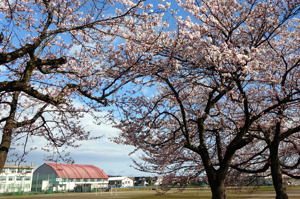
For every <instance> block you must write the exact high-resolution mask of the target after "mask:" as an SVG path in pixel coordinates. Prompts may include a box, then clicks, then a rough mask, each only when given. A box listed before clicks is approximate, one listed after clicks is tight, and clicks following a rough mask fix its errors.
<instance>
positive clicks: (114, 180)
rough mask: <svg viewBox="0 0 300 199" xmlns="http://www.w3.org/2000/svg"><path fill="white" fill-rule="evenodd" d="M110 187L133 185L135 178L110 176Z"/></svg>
mask: <svg viewBox="0 0 300 199" xmlns="http://www.w3.org/2000/svg"><path fill="white" fill-rule="evenodd" d="M108 185H109V187H133V185H134V184H133V180H132V179H131V178H128V177H125V176H122V177H110V178H108Z"/></svg>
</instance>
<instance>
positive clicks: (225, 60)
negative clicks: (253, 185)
mask: <svg viewBox="0 0 300 199" xmlns="http://www.w3.org/2000/svg"><path fill="white" fill-rule="evenodd" d="M177 2H178V6H179V7H180V8H182V9H184V10H185V15H184V16H178V15H176V12H175V11H172V13H173V14H174V15H175V17H176V19H177V30H176V31H174V32H172V31H169V32H168V31H166V32H159V33H157V32H148V37H151V38H156V39H155V42H156V43H155V45H154V46H153V45H151V46H150V44H152V43H151V42H148V41H147V39H145V38H140V37H138V38H136V40H135V41H133V42H130V44H128V45H131V46H136V48H138V46H140V45H141V44H142V46H143V48H144V49H148V51H147V53H145V51H143V52H141V53H140V54H139V55H142V59H141V61H140V63H139V64H140V65H139V67H136V68H135V71H136V73H138V74H139V78H138V79H136V81H134V82H132V85H131V87H130V90H128V91H127V92H122V95H120V96H118V100H117V103H116V104H117V105H118V108H119V109H118V113H120V117H121V118H122V119H120V118H119V117H117V118H118V119H117V121H116V122H117V125H116V126H117V127H118V128H119V129H121V130H122V133H121V135H120V137H118V138H116V140H115V141H116V142H119V143H123V144H128V145H132V146H135V147H136V149H137V151H139V150H141V151H143V156H142V159H143V160H144V161H145V162H142V163H139V162H136V166H137V167H138V168H139V169H140V170H143V171H152V172H156V173H169V174H170V173H172V174H173V176H191V177H193V176H199V175H200V174H201V173H203V172H204V173H205V175H206V176H207V179H208V183H209V185H210V187H211V192H212V198H214V199H217V198H218V199H220V198H226V189H225V180H226V176H227V175H228V174H229V170H230V167H231V166H232V165H233V163H235V164H238V161H243V160H239V159H238V158H237V157H238V154H239V151H241V150H242V149H243V148H245V147H247V146H249V145H250V144H254V143H257V134H254V133H253V129H254V128H255V127H257V124H258V123H260V122H261V121H264V120H265V121H267V120H268V117H271V115H272V114H273V113H274V112H278V110H280V109H281V107H284V106H289V107H290V108H289V110H293V106H295V104H297V103H299V91H300V90H299V82H298V81H299V80H298V79H299V78H298V77H299V73H298V70H299V49H298V48H297V47H298V46H299V39H298V38H299V31H297V27H296V26H297V25H298V24H299V21H297V20H298V19H297V18H298V16H299V11H300V10H299V9H300V2H299V1H256V0H247V1H236V0H232V1H231V0H230V1H221V0H220V1H218V0H217V1H210V0H204V1H194V0H189V1H188V0H183V1H180V0H178V1H177ZM181 13H182V12H181ZM150 25H151V24H150V23H149V26H150ZM153 40H154V39H153ZM285 45H287V47H288V48H289V47H290V46H292V47H293V48H294V49H291V51H290V52H289V53H287V54H285V55H286V56H284V57H281V54H278V52H282V53H284V52H285ZM132 48H134V47H132ZM288 51H289V50H288ZM282 81H284V83H283V85H281V84H282ZM286 88H288V89H286ZM284 125H285V126H286V125H288V124H284ZM265 127H266V128H267V126H265ZM286 135H287V137H288V136H289V134H288V133H287V134H286ZM270 136H271V137H272V136H273V135H270ZM257 150H258V151H253V150H251V152H254V153H256V152H257V153H259V148H258V149H257ZM277 194H279V193H277ZM277 197H278V198H280V197H281V196H277Z"/></svg>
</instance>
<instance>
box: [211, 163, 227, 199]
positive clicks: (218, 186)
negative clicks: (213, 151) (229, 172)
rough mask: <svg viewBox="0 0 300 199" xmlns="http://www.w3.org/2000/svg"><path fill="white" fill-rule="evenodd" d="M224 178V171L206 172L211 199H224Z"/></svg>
mask: <svg viewBox="0 0 300 199" xmlns="http://www.w3.org/2000/svg"><path fill="white" fill-rule="evenodd" d="M225 176H226V175H225V172H224V171H223V172H220V171H216V170H212V169H211V170H209V171H208V172H207V177H208V182H209V186H210V190H211V194H212V197H211V198H212V199H226V187H225Z"/></svg>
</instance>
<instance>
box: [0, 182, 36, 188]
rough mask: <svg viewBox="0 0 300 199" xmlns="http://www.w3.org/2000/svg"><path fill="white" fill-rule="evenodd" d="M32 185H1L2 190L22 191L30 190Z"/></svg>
mask: <svg viewBox="0 0 300 199" xmlns="http://www.w3.org/2000/svg"><path fill="white" fill-rule="evenodd" d="M30 186H31V184H28V183H26V184H0V189H20V188H25V189H29V188H30Z"/></svg>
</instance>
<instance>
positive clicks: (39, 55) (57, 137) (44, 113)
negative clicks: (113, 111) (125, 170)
mask: <svg viewBox="0 0 300 199" xmlns="http://www.w3.org/2000/svg"><path fill="white" fill-rule="evenodd" d="M147 9H148V8H147V7H146V6H145V5H144V4H143V2H142V1H130V0H120V1H117V0H116V1H115V0H111V1H106V0H103V1H98V0H17V1H10V0H3V1H1V2H0V18H1V19H0V24H1V25H0V33H1V34H0V64H1V77H0V79H1V81H0V106H1V110H2V111H1V114H0V124H1V136H2V140H1V144H0V170H1V169H2V168H3V165H4V164H5V161H6V159H7V154H8V152H9V150H10V148H11V145H12V144H16V143H15V142H17V141H20V142H22V143H23V145H24V146H26V144H27V143H28V142H27V141H28V139H29V138H30V137H34V136H37V137H42V138H45V139H46V140H47V141H48V145H49V146H50V147H51V148H52V147H54V148H55V149H57V150H59V149H60V148H61V147H63V146H74V147H77V146H78V145H77V143H76V141H80V140H87V139H93V137H91V135H90V133H89V132H88V131H87V130H86V129H84V128H83V127H82V126H80V123H79V122H78V120H79V119H80V118H81V117H83V116H84V114H86V113H91V114H92V113H94V112H95V111H99V110H100V108H101V107H103V106H106V105H108V104H110V103H112V101H111V98H109V96H111V95H112V94H113V93H114V92H115V91H117V90H118V89H119V88H120V87H122V86H123V85H125V84H126V83H127V82H128V80H129V79H130V75H129V74H128V72H129V70H130V68H131V67H133V66H134V65H135V63H136V62H137V60H138V57H128V56H127V52H126V50H125V49H122V45H121V44H122V43H123V42H124V41H125V39H126V38H125V36H126V34H125V32H124V30H125V29H126V27H127V26H133V24H134V21H133V18H135V17H137V18H138V17H142V18H143V17H144V18H145V17H150V16H148V15H147V16H146V14H144V12H145V11H146V10H147ZM145 13H146V12H145ZM125 77H126V78H125ZM99 107H100V108H99ZM96 119H97V118H96ZM51 148H49V147H48V148H47V147H46V148H45V150H52V149H51Z"/></svg>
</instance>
